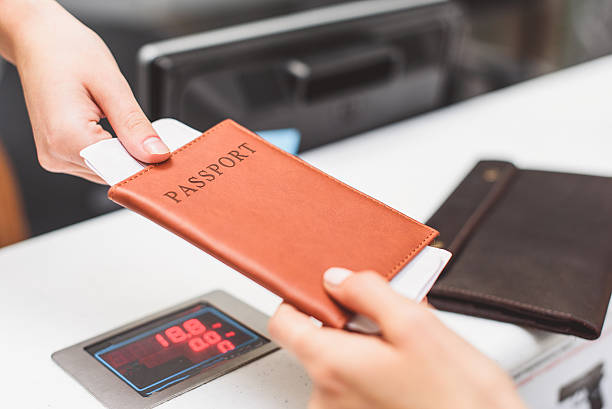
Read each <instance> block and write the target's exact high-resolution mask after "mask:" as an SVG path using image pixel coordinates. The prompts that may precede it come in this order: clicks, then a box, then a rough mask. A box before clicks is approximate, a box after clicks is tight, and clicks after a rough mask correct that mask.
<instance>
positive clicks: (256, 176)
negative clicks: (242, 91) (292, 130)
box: [108, 120, 437, 328]
mask: <svg viewBox="0 0 612 409" xmlns="http://www.w3.org/2000/svg"><path fill="white" fill-rule="evenodd" d="M108 196H109V198H110V199H111V200H113V201H115V202H116V203H118V204H120V205H122V206H124V207H127V208H129V209H131V210H133V211H135V212H137V213H140V214H141V215H143V216H145V217H147V218H149V219H151V220H152V221H154V222H156V223H158V224H159V225H161V226H163V227H165V228H166V229H168V230H170V231H172V232H173V233H175V234H177V235H179V236H181V237H182V238H184V239H185V240H187V241H189V242H191V243H192V244H194V245H195V246H197V247H199V248H200V249H202V250H204V251H206V252H207V253H209V254H210V255H212V256H213V257H215V258H217V259H219V260H221V261H222V262H223V263H225V264H227V265H229V266H230V267H232V268H234V269H236V270H238V271H239V272H241V273H242V274H244V275H246V276H247V277H249V278H251V279H252V280H254V281H256V282H257V283H259V284H261V285H262V286H264V287H266V288H267V289H269V290H270V291H272V292H274V293H275V294H277V295H279V296H280V297H282V298H283V299H284V300H285V301H287V302H289V303H290V304H292V305H294V306H295V307H297V308H299V309H300V310H302V311H303V312H305V313H307V314H309V315H312V316H313V317H315V318H317V319H319V320H320V321H322V322H323V323H324V324H326V325H328V326H332V327H336V328H341V327H343V326H344V325H345V323H346V322H347V320H348V318H349V316H350V314H349V313H348V312H347V311H345V310H343V309H342V308H341V307H340V306H339V305H337V304H336V303H335V302H334V301H333V300H332V299H331V298H330V297H329V296H328V295H327V294H326V292H325V290H324V288H323V281H322V280H323V273H324V272H325V271H326V270H327V269H328V268H329V267H334V266H337V267H345V268H349V269H351V270H354V271H361V270H373V271H376V272H378V273H380V274H381V275H383V276H384V277H385V278H386V279H387V280H390V279H391V278H392V277H393V276H394V275H395V274H396V273H397V272H398V271H400V270H401V269H402V268H403V267H404V266H405V265H406V264H407V263H409V262H410V261H411V260H412V259H413V258H414V256H415V255H416V254H418V253H419V252H420V251H421V250H422V249H423V248H424V247H425V246H427V245H428V244H429V243H430V242H431V241H432V240H433V239H434V238H435V237H436V236H437V232H436V231H435V230H434V229H432V228H430V227H428V226H425V225H423V224H421V223H419V222H417V221H415V220H413V219H411V218H409V217H407V216H405V215H403V214H402V213H400V212H398V211H397V210H394V209H392V208H390V207H388V206H386V205H384V204H382V203H380V202H378V201H377V200H375V199H373V198H371V197H369V196H366V195H365V194H363V193H361V192H359V191H357V190H355V189H353V188H351V187H350V186H347V185H345V184H343V183H341V182H340V181H338V180H336V179H334V178H332V177H331V176H329V175H327V174H325V173H323V172H321V171H320V170H318V169H316V168H315V167H313V166H311V165H309V164H308V163H306V162H304V161H302V160H301V159H299V158H297V157H296V156H293V155H291V154H288V153H286V152H284V151H282V150H280V149H279V148H277V147H275V146H274V145H272V144H270V143H268V142H266V141H265V140H263V139H262V138H261V137H259V136H258V135H256V134H255V133H253V132H251V131H249V130H248V129H246V128H244V127H242V126H240V125H238V124H237V123H235V122H233V121H231V120H225V121H223V122H221V123H220V124H218V125H216V126H215V127H213V128H211V129H210V130H208V131H206V132H205V133H203V134H202V135H201V136H200V137H198V138H197V139H195V140H194V141H192V142H190V143H188V144H186V145H185V146H183V147H181V148H179V149H177V150H176V151H174V152H173V153H172V156H171V158H170V159H169V160H167V161H166V162H163V163H161V164H156V165H151V166H148V167H147V168H145V169H143V170H142V171H140V172H138V173H136V174H135V175H133V176H132V177H130V178H128V179H126V180H124V181H122V182H119V183H117V184H115V185H114V186H112V187H111V188H110V190H109V192H108ZM194 268H198V267H197V266H194Z"/></svg>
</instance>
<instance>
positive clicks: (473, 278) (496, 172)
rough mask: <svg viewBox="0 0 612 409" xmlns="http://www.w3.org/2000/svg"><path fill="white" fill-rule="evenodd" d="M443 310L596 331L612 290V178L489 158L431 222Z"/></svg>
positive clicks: (435, 300)
mask: <svg viewBox="0 0 612 409" xmlns="http://www.w3.org/2000/svg"><path fill="white" fill-rule="evenodd" d="M427 224H428V225H429V226H432V227H433V228H435V229H437V230H438V231H439V232H440V241H441V242H443V243H440V244H441V245H443V246H444V247H445V248H447V249H448V250H449V251H451V252H452V253H453V254H454V257H453V259H452V260H451V263H450V264H449V265H448V266H447V268H446V270H445V273H444V275H443V276H442V277H441V278H440V279H439V281H438V282H437V283H436V285H435V286H434V288H433V289H432V291H431V292H430V294H429V300H430V302H431V303H432V304H433V305H434V306H436V307H437V308H440V309H442V310H448V311H453V312H459V313H464V314H470V315H475V316H479V317H484V318H490V319H495V320H500V321H506V322H511V323H515V324H519V325H524V326H529V327H534V328H539V329H544V330H549V331H553V332H558V333H563V334H572V335H577V336H580V337H583V338H587V339H595V338H597V337H599V335H600V334H601V329H602V326H603V323H604V319H605V316H606V310H607V307H608V303H609V300H610V292H611V290H612V178H608V177H599V176H587V175H578V174H568V173H555V172H545V171H536V170H522V169H517V168H516V167H515V166H513V165H512V164H511V163H508V162H500V161H483V162H480V163H478V164H477V165H476V167H475V168H474V169H473V170H472V171H471V172H470V173H469V174H468V176H467V177H466V178H465V179H464V180H463V182H462V183H461V184H460V185H459V186H458V188H457V189H456V190H455V191H454V192H453V193H452V194H451V195H450V197H449V198H448V199H447V200H446V202H445V203H444V204H443V205H442V206H441V207H440V208H439V209H438V211H437V212H436V213H435V214H434V216H433V217H431V219H430V220H429V221H428V222H427Z"/></svg>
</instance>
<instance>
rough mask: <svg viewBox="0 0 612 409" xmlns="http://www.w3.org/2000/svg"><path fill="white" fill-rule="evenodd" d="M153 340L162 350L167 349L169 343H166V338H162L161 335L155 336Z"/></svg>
mask: <svg viewBox="0 0 612 409" xmlns="http://www.w3.org/2000/svg"><path fill="white" fill-rule="evenodd" d="M155 339H156V340H157V342H159V345H161V346H163V347H164V348H168V347H169V346H170V343H169V342H168V341H166V338H164V337H163V336H162V334H155Z"/></svg>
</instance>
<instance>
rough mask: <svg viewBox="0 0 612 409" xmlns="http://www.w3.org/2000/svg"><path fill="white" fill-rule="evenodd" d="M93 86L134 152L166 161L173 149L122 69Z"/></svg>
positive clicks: (143, 158) (145, 158) (115, 127)
mask: <svg viewBox="0 0 612 409" xmlns="http://www.w3.org/2000/svg"><path fill="white" fill-rule="evenodd" d="M117 71H118V69H117ZM91 88H92V89H91V93H92V95H93V97H94V99H95V100H96V102H97V103H98V105H99V106H100V108H101V109H102V111H103V112H104V114H105V115H106V117H107V119H108V121H109V122H110V124H111V126H112V127H113V130H114V131H115V133H116V134H117V137H118V138H119V140H120V141H121V143H122V144H123V146H124V147H125V149H127V151H128V152H129V153H130V154H131V155H132V156H134V157H135V158H136V159H138V160H140V161H141V162H145V163H157V162H163V161H165V160H166V159H168V158H169V157H170V150H169V149H168V147H167V146H166V144H165V143H164V142H162V140H161V139H160V138H159V136H158V135H157V133H156V132H155V130H154V129H153V125H151V122H149V120H148V119H147V117H146V116H145V114H144V112H142V109H141V108H140V106H139V105H138V103H137V102H136V98H134V94H133V93H132V90H131V89H130V86H129V85H128V83H127V81H126V80H125V78H123V76H122V75H121V73H120V72H117V75H116V76H115V78H114V79H113V80H112V81H110V82H108V81H105V82H104V84H98V82H96V83H95V84H93V86H91Z"/></svg>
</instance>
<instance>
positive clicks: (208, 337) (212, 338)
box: [202, 331, 221, 345]
mask: <svg viewBox="0 0 612 409" xmlns="http://www.w3.org/2000/svg"><path fill="white" fill-rule="evenodd" d="M202 338H203V339H204V341H206V342H208V343H209V344H211V345H212V344H216V343H217V342H219V341H221V335H219V334H218V333H217V331H207V332H205V333H204V335H202Z"/></svg>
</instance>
